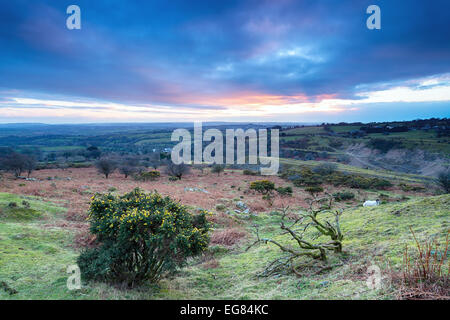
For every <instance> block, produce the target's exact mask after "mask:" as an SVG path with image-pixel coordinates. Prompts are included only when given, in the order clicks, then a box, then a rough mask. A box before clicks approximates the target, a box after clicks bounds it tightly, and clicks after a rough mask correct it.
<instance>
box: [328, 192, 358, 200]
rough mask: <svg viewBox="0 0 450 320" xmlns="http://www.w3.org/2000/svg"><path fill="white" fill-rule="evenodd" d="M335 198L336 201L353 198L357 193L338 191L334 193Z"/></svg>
mask: <svg viewBox="0 0 450 320" xmlns="http://www.w3.org/2000/svg"><path fill="white" fill-rule="evenodd" d="M333 198H334V200H336V201H345V200H352V199H354V198H355V194H354V193H353V192H350V191H342V192H336V193H333Z"/></svg>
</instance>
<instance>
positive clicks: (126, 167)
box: [119, 165, 137, 179]
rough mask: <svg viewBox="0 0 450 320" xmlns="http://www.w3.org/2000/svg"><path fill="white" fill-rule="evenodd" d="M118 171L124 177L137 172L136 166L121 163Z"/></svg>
mask: <svg viewBox="0 0 450 320" xmlns="http://www.w3.org/2000/svg"><path fill="white" fill-rule="evenodd" d="M119 172H120V173H121V174H123V175H124V176H125V179H126V178H128V176H131V175H132V174H134V173H136V172H137V168H136V167H132V166H129V165H122V166H121V167H120V168H119Z"/></svg>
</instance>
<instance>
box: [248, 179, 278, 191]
mask: <svg viewBox="0 0 450 320" xmlns="http://www.w3.org/2000/svg"><path fill="white" fill-rule="evenodd" d="M250 189H251V190H255V191H257V192H259V193H262V194H267V193H269V192H271V191H273V190H274V189H275V183H273V182H271V181H269V180H257V181H253V182H252V183H250Z"/></svg>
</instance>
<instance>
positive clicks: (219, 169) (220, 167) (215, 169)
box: [211, 164, 225, 176]
mask: <svg viewBox="0 0 450 320" xmlns="http://www.w3.org/2000/svg"><path fill="white" fill-rule="evenodd" d="M224 170H225V167H224V166H223V165H221V164H215V165H213V166H212V168H211V172H212V173H217V175H218V176H220V173H221V172H223V171H224Z"/></svg>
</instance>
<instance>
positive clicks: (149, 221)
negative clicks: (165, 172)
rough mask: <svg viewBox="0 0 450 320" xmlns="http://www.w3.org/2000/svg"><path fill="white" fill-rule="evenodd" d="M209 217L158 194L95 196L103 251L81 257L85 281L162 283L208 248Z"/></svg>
mask: <svg viewBox="0 0 450 320" xmlns="http://www.w3.org/2000/svg"><path fill="white" fill-rule="evenodd" d="M207 214H208V213H207V212H206V211H201V212H200V213H199V214H198V215H192V214H190V213H189V212H188V211H187V209H186V207H185V206H182V205H180V204H179V203H177V202H175V201H173V200H172V199H171V198H169V197H162V196H161V195H160V194H158V193H156V192H155V193H150V194H146V193H144V192H142V191H141V190H139V189H135V190H133V191H132V192H130V193H127V194H125V195H123V196H114V195H111V194H104V195H102V194H96V195H95V196H94V197H93V199H92V202H91V206H90V209H89V216H88V220H89V222H90V231H91V233H93V234H94V235H96V237H97V241H98V243H99V246H98V247H96V248H92V249H87V250H86V251H84V252H82V254H81V255H80V256H79V258H78V265H79V267H80V269H81V272H82V276H83V278H84V279H86V280H97V281H107V282H115V283H122V284H126V285H128V286H129V287H133V286H135V285H137V284H140V283H142V282H143V281H150V282H157V281H158V280H159V279H160V277H161V276H162V275H163V274H164V273H165V272H172V271H174V270H176V268H177V267H180V266H181V265H183V263H184V262H185V261H186V259H187V258H188V257H192V256H195V255H198V254H200V253H201V252H202V251H203V250H204V249H206V248H207V246H208V242H209V236H208V231H209V223H208V222H207V220H206V215H207Z"/></svg>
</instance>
